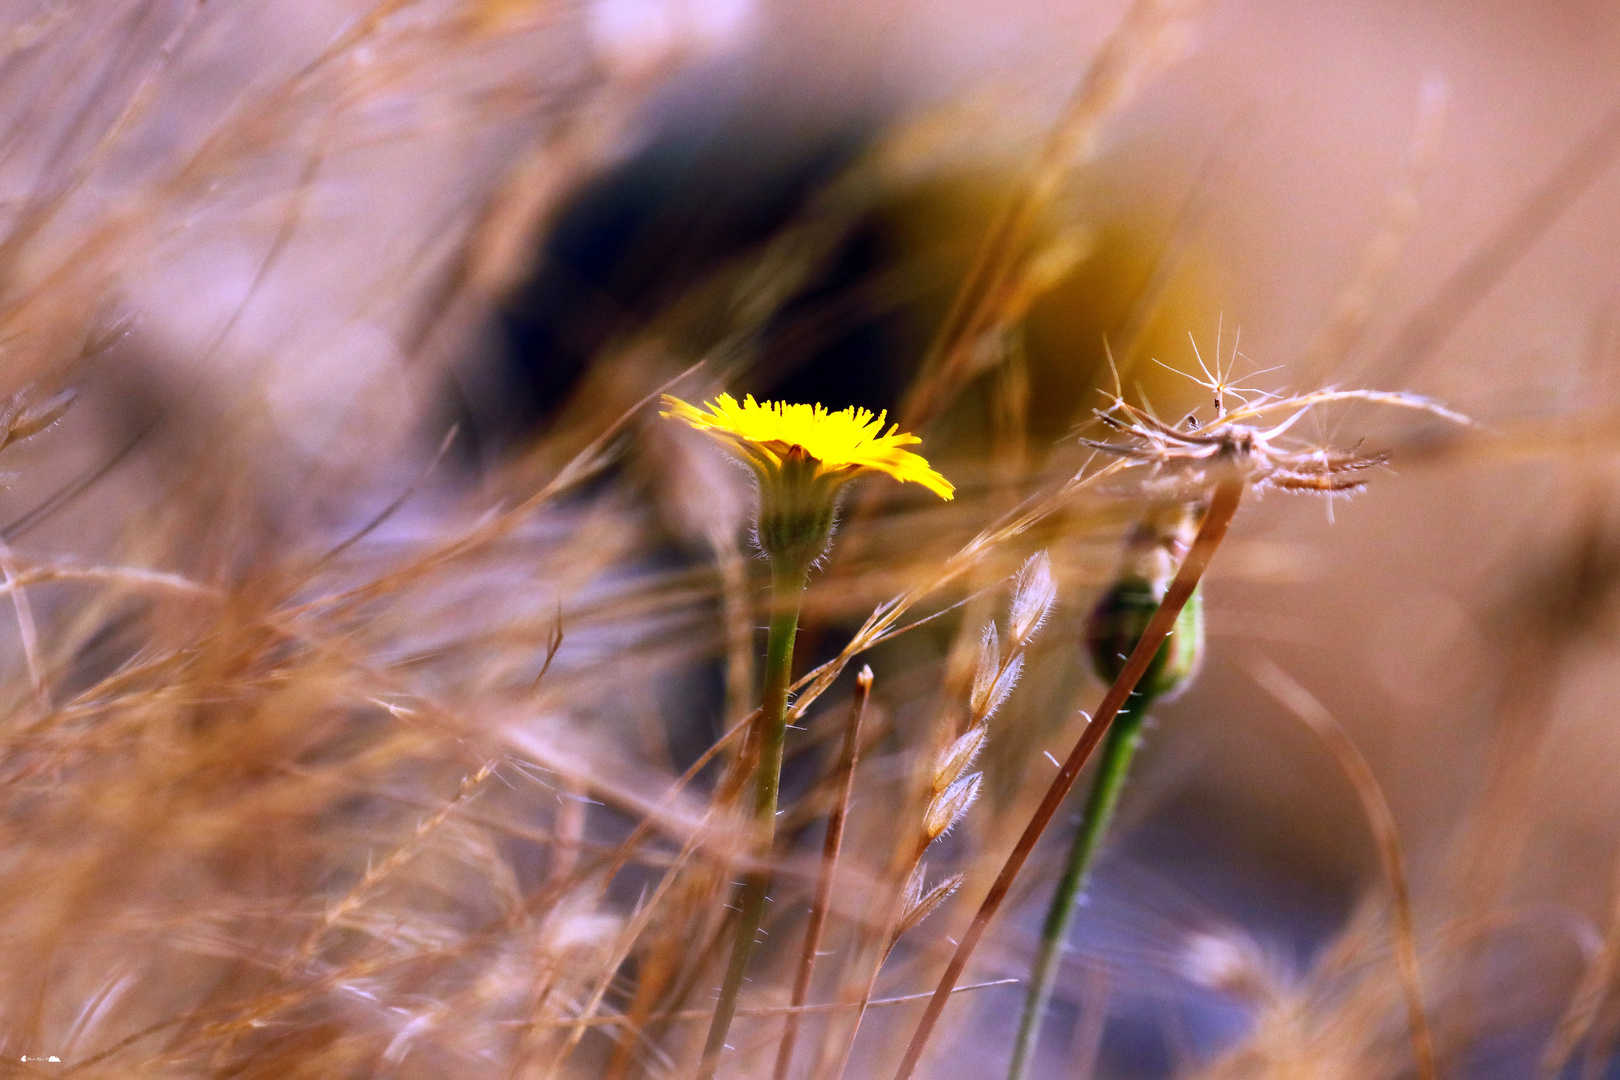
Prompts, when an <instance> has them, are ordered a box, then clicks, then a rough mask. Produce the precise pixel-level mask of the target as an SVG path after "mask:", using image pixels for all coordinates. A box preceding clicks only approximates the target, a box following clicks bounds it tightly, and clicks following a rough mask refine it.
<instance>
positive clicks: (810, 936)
mask: <svg viewBox="0 0 1620 1080" xmlns="http://www.w3.org/2000/svg"><path fill="white" fill-rule="evenodd" d="M871 693H872V669H871V668H870V667H864V668H862V669H861V671H860V674H859V675H857V676H856V677H855V698H854V700H853V701H851V702H850V706H849V723H848V725H847V726H846V727H845V728H844V746H843V752H842V754H841V755H840V757H839V761H838V775H839V778H840V780H841V782H840V784H839V788H838V801H837V802H836V803H834V804H833V811H832V814H831V815H829V816H828V818H827V837H826V840H825V841H824V842H823V844H822V848H821V875H820V877H819V878H817V880H816V894H815V899H814V901H813V902H812V903H811V905H810V922H809V925H807V926H806V927H805V931H804V951H803V952H802V953H800V955H799V970H798V973H797V975H795V977H794V980H793V999H792V1009H793V1010H794V1011H792V1012H790V1013H788V1016H787V1020H786V1021H785V1022H784V1024H783V1027H782V1044H781V1046H780V1047H779V1048H778V1049H777V1051H776V1072H775V1077H776V1080H786V1078H787V1074H788V1068H789V1067H790V1066H791V1065H792V1064H793V1044H794V1043H795V1042H796V1041H797V1040H798V1037H799V1011H800V1009H801V1007H802V1006H803V1005H804V1003H805V999H806V998H808V997H809V996H810V979H811V977H812V976H813V975H814V974H815V970H816V956H817V955H818V953H819V952H820V949H821V934H822V931H823V930H824V929H825V928H826V925H827V908H828V907H829V906H830V904H831V902H832V886H833V878H834V876H835V875H836V874H837V872H838V854H839V849H840V848H842V847H843V843H844V819H845V817H846V816H847V815H848V813H849V797H850V793H851V791H852V790H853V789H854V786H855V766H856V764H857V762H858V761H859V759H860V752H861V720H862V718H863V717H864V716H865V714H866V700H867V698H868V697H870V696H871Z"/></svg>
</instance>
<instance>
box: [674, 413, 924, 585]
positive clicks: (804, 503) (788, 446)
mask: <svg viewBox="0 0 1620 1080" xmlns="http://www.w3.org/2000/svg"><path fill="white" fill-rule="evenodd" d="M705 407H706V409H707V411H704V409H699V408H697V407H696V406H694V405H690V404H688V403H687V402H684V401H682V400H681V399H680V398H675V397H670V396H668V395H665V397H664V412H663V415H664V416H666V417H669V418H670V419H673V420H681V421H684V422H686V423H687V424H690V425H691V426H692V427H694V428H696V429H697V430H699V431H702V432H704V433H706V434H709V435H712V436H714V437H715V438H717V439H719V440H720V441H721V442H722V443H724V444H725V445H726V446H727V447H728V448H729V449H731V450H732V451H734V452H735V453H736V454H737V455H738V456H740V457H741V458H742V459H743V460H744V461H745V462H747V463H748V465H749V466H751V467H752V468H753V470H754V473H755V475H756V476H757V477H758V478H759V519H758V525H757V527H756V529H755V536H756V538H757V539H758V542H759V546H760V548H761V549H762V550H763V551H764V552H765V554H766V555H769V556H770V557H771V559H772V560H773V561H776V562H779V563H780V564H781V565H782V566H783V567H787V568H791V569H793V570H794V571H795V572H798V571H802V570H808V568H809V567H810V565H811V564H812V563H814V562H815V560H816V559H818V558H820V557H821V554H822V552H824V551H825V550H826V549H827V541H828V539H829V538H830V537H831V536H832V527H833V517H834V514H835V511H836V508H837V503H838V492H839V489H840V488H842V487H843V486H844V484H845V483H846V482H848V481H849V480H852V479H854V478H855V477H856V476H859V475H860V474H861V473H865V472H880V473H887V474H888V475H890V476H892V477H894V478H895V479H896V480H900V481H909V482H912V483H917V484H921V485H923V486H924V487H926V488H927V489H928V490H929V491H932V492H933V493H934V494H936V495H938V496H939V497H940V498H942V499H949V498H951V497H952V496H953V495H954V494H955V491H956V489H955V488H954V487H953V486H952V485H951V482H950V481H949V480H947V479H945V478H944V477H943V476H941V475H940V474H939V473H937V472H935V471H934V470H933V469H932V468H931V467H930V466H929V464H928V462H927V461H926V460H924V459H923V458H922V457H921V456H920V455H918V454H914V453H912V452H911V451H910V450H907V449H905V447H907V446H910V445H912V444H914V443H918V442H921V441H922V440H920V439H918V438H917V436H915V435H905V434H901V432H900V428H899V425H898V424H896V425H894V426H893V427H891V428H889V430H888V431H887V432H884V430H883V421H884V414H882V413H879V414H877V415H876V416H874V415H873V414H872V413H871V412H869V411H868V410H866V409H856V408H849V409H842V410H840V411H838V412H828V411H827V410H826V409H825V408H824V407H823V406H820V405H789V404H787V403H786V402H781V401H767V402H765V403H763V404H761V403H760V402H757V401H755V400H754V399H753V397H752V396H749V397H746V398H744V399H743V400H742V402H741V404H739V403H738V401H737V399H736V398H734V397H732V396H731V395H730V394H721V395H720V396H719V397H718V398H716V399H715V400H714V401H712V402H707V403H706V406H705Z"/></svg>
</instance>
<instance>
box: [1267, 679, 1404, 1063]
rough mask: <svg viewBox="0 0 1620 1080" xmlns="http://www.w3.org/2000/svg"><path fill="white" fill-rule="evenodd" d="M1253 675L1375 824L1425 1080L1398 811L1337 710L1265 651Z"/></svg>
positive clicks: (1399, 966) (1397, 956) (1398, 962)
mask: <svg viewBox="0 0 1620 1080" xmlns="http://www.w3.org/2000/svg"><path fill="white" fill-rule="evenodd" d="M1248 668H1249V675H1250V676H1251V677H1252V678H1253V679H1254V681H1255V682H1256V683H1258V684H1259V685H1260V688H1261V689H1262V690H1264V691H1265V692H1266V693H1268V694H1270V695H1271V696H1272V697H1273V698H1275V699H1276V700H1277V701H1278V703H1280V704H1281V705H1283V706H1284V707H1285V708H1287V709H1288V710H1289V711H1290V712H1292V713H1293V714H1294V715H1295V716H1297V717H1299V719H1300V720H1302V721H1303V722H1304V723H1305V726H1306V727H1308V728H1310V729H1311V734H1313V735H1315V736H1316V737H1317V739H1319V740H1320V741H1321V743H1322V745H1323V746H1325V747H1326V748H1327V750H1328V752H1329V753H1330V754H1332V755H1333V758H1334V760H1335V761H1337V762H1338V764H1339V768H1340V769H1341V770H1342V771H1343V772H1344V774H1345V776H1346V777H1348V778H1349V780H1350V784H1351V786H1352V787H1354V788H1355V789H1356V797H1357V798H1359V799H1360V800H1361V806H1362V811H1363V812H1364V813H1365V814H1366V815H1367V822H1368V824H1370V825H1371V826H1372V831H1373V839H1374V840H1375V841H1376V842H1377V846H1378V861H1379V863H1380V864H1382V866H1383V869H1384V876H1385V877H1386V878H1387V879H1388V881H1389V891H1390V897H1391V906H1392V908H1393V911H1394V922H1395V926H1394V937H1395V964H1396V968H1397V970H1398V971H1399V973H1400V978H1401V993H1402V996H1403V997H1404V998H1405V999H1406V1019H1407V1023H1408V1024H1409V1025H1410V1027H1411V1029H1412V1054H1413V1056H1414V1057H1415V1058H1416V1059H1417V1067H1418V1076H1419V1077H1420V1078H1421V1080H1435V1076H1436V1071H1435V1054H1434V1035H1433V1034H1432V1033H1431V1032H1430V1030H1429V1021H1428V1017H1427V1015H1426V1014H1425V1012H1424V1010H1423V984H1422V982H1421V980H1420V979H1419V977H1418V953H1417V933H1416V930H1415V928H1414V927H1413V924H1412V894H1411V889H1410V887H1409V885H1408V883H1407V878H1406V858H1405V855H1404V853H1403V849H1402V845H1401V834H1400V830H1399V829H1398V828H1397V827H1396V824H1395V815H1394V813H1393V812H1392V811H1391V810H1390V808H1389V801H1388V800H1387V799H1385V798H1384V789H1383V788H1381V787H1380V786H1379V784H1378V778H1377V777H1376V776H1375V775H1374V774H1373V771H1372V766H1371V765H1369V764H1368V762H1367V758H1366V756H1365V755H1363V754H1362V752H1361V749H1360V748H1359V747H1358V746H1356V744H1355V743H1354V742H1352V741H1351V739H1350V736H1349V735H1348V734H1346V733H1345V730H1344V728H1342V727H1340V726H1339V723H1338V721H1336V720H1334V719H1333V714H1332V713H1330V712H1328V710H1327V707H1326V706H1325V705H1323V704H1322V703H1321V702H1320V701H1318V700H1317V699H1316V696H1315V695H1314V694H1312V693H1311V692H1310V691H1309V690H1307V689H1305V688H1304V687H1303V686H1301V685H1300V684H1299V682H1298V681H1297V680H1296V679H1294V677H1293V676H1291V675H1289V674H1288V673H1287V672H1286V671H1284V670H1283V669H1282V668H1280V667H1278V666H1277V665H1276V664H1275V663H1273V662H1271V661H1270V660H1268V659H1266V658H1265V657H1263V656H1254V657H1251V658H1250V660H1249V663H1248Z"/></svg>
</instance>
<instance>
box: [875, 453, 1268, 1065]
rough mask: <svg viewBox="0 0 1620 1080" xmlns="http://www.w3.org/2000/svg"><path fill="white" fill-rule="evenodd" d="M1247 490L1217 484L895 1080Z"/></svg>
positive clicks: (915, 1054)
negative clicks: (1190, 539) (1176, 565)
mask: <svg viewBox="0 0 1620 1080" xmlns="http://www.w3.org/2000/svg"><path fill="white" fill-rule="evenodd" d="M1243 487H1244V481H1243V479H1242V478H1241V477H1237V476H1232V477H1228V478H1226V479H1224V480H1222V481H1221V482H1220V483H1218V484H1217V485H1216V486H1215V493H1214V497H1213V498H1212V499H1211V501H1210V507H1209V511H1208V513H1206V514H1205V515H1204V522H1203V524H1202V525H1201V526H1199V529H1198V536H1197V537H1196V538H1195V539H1194V540H1193V544H1192V549H1191V550H1190V551H1188V552H1187V557H1186V559H1185V560H1183V562H1182V564H1181V569H1180V570H1178V571H1177V572H1176V576H1175V580H1173V581H1172V582H1171V583H1170V588H1169V589H1168V590H1167V591H1166V592H1165V594H1164V599H1163V601H1161V602H1160V604H1159V610H1158V611H1157V612H1155V613H1154V615H1153V618H1152V619H1151V620H1150V621H1149V622H1148V625H1147V629H1146V630H1144V631H1143V632H1142V638H1141V640H1140V641H1138V642H1137V643H1136V648H1135V649H1133V650H1132V651H1131V655H1130V659H1128V660H1127V661H1125V668H1124V670H1122V671H1121V672H1120V673H1119V677H1118V678H1117V679H1115V680H1114V685H1113V686H1111V687H1109V688H1108V693H1106V694H1104V695H1103V699H1102V702H1101V703H1100V704H1099V705H1098V706H1097V715H1096V716H1095V717H1094V718H1093V719H1092V721H1091V723H1090V724H1088V725H1086V730H1085V731H1084V732H1083V733H1082V734H1081V736H1080V739H1079V741H1078V742H1076V743H1075V745H1074V749H1073V750H1071V751H1070V752H1069V757H1068V760H1067V761H1065V762H1064V763H1063V767H1062V768H1061V769H1059V770H1058V774H1057V776H1056V777H1054V778H1053V780H1052V784H1051V786H1050V787H1049V788H1048V789H1047V791H1046V796H1045V798H1043V799H1042V800H1041V804H1040V806H1039V807H1037V808H1036V810H1035V813H1034V815H1033V816H1032V817H1031V818H1030V821H1029V824H1028V825H1027V826H1026V827H1025V828H1024V833H1023V835H1022V836H1020V837H1019V838H1018V843H1017V844H1016V845H1015V846H1014V847H1013V850H1012V854H1010V855H1008V856H1007V861H1006V863H1005V864H1003V865H1002V868H1001V873H1000V874H999V875H998V876H997V877H996V880H995V884H993V885H991V886H990V892H989V893H988V894H987V895H986V896H985V898H984V902H983V903H982V904H980V905H979V910H978V913H977V914H976V915H974V917H973V922H972V924H971V925H970V926H969V927H968V930H967V933H966V934H964V935H963V936H962V940H961V943H960V944H958V945H957V947H956V952H955V953H954V954H953V955H952V956H951V960H950V963H949V964H947V965H946V967H945V973H944V974H943V975H941V976H940V980H939V985H938V986H936V987H935V988H934V996H933V997H932V998H930V999H929V1001H928V1007H927V1008H926V1009H925V1010H924V1011H923V1015H922V1018H921V1019H920V1020H919V1021H918V1022H917V1028H916V1030H915V1031H914V1032H913V1033H912V1036H911V1042H910V1044H909V1045H908V1046H907V1047H906V1054H905V1057H904V1058H902V1059H901V1061H900V1068H899V1069H898V1070H896V1072H895V1080H909V1078H910V1077H911V1075H912V1073H914V1072H915V1071H916V1069H917V1063H918V1062H919V1061H920V1060H921V1059H922V1053H923V1050H924V1049H925V1048H926V1047H927V1045H928V1037H929V1036H930V1035H932V1034H933V1031H934V1025H935V1024H937V1023H938V1022H939V1016H940V1013H942V1012H943V1011H944V1010H945V1006H946V1004H947V1003H948V1002H949V1001H950V998H951V988H952V987H954V986H955V985H956V982H957V980H958V979H959V978H961V976H962V971H963V969H964V968H966V967H967V962H968V960H969V959H971V958H972V956H973V950H974V949H975V948H977V947H978V944H979V939H980V938H982V937H983V936H984V931H985V929H986V928H987V927H988V926H989V925H990V920H991V919H993V918H995V916H996V912H997V911H998V910H1000V908H1001V902H1002V901H1003V900H1005V899H1006V898H1007V892H1008V890H1010V889H1011V888H1012V884H1013V881H1014V879H1016V878H1017V877H1018V872H1019V871H1020V870H1022V869H1023V867H1024V863H1025V862H1026V861H1027V860H1028V859H1029V854H1030V852H1031V851H1033V850H1034V848H1035V842H1036V841H1037V840H1039V839H1040V838H1041V834H1042V833H1043V832H1045V831H1046V826H1047V825H1049V824H1050V823H1051V821H1052V817H1053V815H1055V814H1056V813H1057V811H1058V807H1060V806H1061V805H1062V804H1063V799H1064V797H1065V796H1066V795H1068V794H1069V789H1070V788H1072V787H1073V786H1074V781H1075V779H1076V778H1077V777H1078V776H1079V775H1080V770H1081V769H1083V768H1084V767H1085V765H1086V762H1087V760H1089V759H1090V757H1091V755H1092V752H1093V751H1095V750H1096V749H1097V744H1098V743H1100V742H1101V741H1102V738H1103V736H1104V735H1105V734H1107V731H1108V728H1109V726H1110V725H1112V724H1113V722H1114V717H1115V716H1117V715H1118V714H1119V711H1120V709H1121V708H1123V707H1124V705H1125V703H1126V700H1127V699H1128V698H1129V697H1130V695H1131V693H1132V692H1133V691H1134V690H1135V689H1136V684H1137V683H1138V682H1139V681H1141V678H1142V675H1143V673H1145V672H1146V671H1147V669H1148V665H1149V664H1150V663H1152V661H1153V658H1154V656H1156V655H1157V654H1158V651H1159V646H1160V645H1162V644H1163V643H1164V639H1165V638H1166V637H1168V636H1169V634H1170V630H1171V628H1172V627H1173V626H1174V625H1175V622H1176V617H1177V616H1179V615H1180V614H1181V609H1182V608H1183V607H1184V606H1185V605H1186V603H1187V600H1188V598H1189V597H1191V596H1192V594H1193V590H1194V589H1196V588H1197V587H1198V580H1199V578H1201V577H1203V575H1204V571H1205V570H1206V569H1207V568H1208V567H1209V561H1210V559H1211V558H1213V557H1214V555H1215V550H1216V549H1217V548H1218V547H1220V544H1221V541H1222V540H1223V539H1224V538H1225V537H1226V530H1227V528H1228V527H1230V526H1231V524H1232V518H1233V517H1234V516H1235V515H1236V514H1237V509H1238V503H1240V502H1241V501H1242V499H1243Z"/></svg>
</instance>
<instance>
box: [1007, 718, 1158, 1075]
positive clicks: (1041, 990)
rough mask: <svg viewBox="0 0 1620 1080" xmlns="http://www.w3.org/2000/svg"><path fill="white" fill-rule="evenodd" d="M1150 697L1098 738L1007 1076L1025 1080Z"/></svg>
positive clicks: (1031, 978)
mask: <svg viewBox="0 0 1620 1080" xmlns="http://www.w3.org/2000/svg"><path fill="white" fill-rule="evenodd" d="M1152 703H1153V698H1152V695H1150V694H1147V693H1143V692H1141V691H1138V692H1136V693H1134V694H1132V695H1131V697H1130V698H1128V699H1127V700H1126V702H1125V707H1124V708H1123V709H1121V710H1120V711H1119V718H1118V719H1116V720H1115V721H1114V723H1113V726H1112V727H1110V728H1109V729H1108V737H1107V739H1106V740H1105V741H1104V742H1103V746H1102V753H1101V757H1100V760H1099V761H1098V762H1097V775H1096V778H1095V779H1093V780H1092V782H1091V793H1090V794H1089V795H1088V796H1087V797H1086V811H1085V817H1084V818H1082V819H1081V821H1080V828H1079V829H1078V830H1077V831H1076V832H1075V834H1074V843H1073V844H1072V845H1070V847H1069V858H1068V861H1067V862H1066V863H1064V866H1063V876H1062V877H1060V878H1059V879H1058V884H1057V892H1056V893H1055V894H1053V896H1052V906H1051V907H1050V908H1048V909H1047V912H1046V922H1045V924H1044V925H1042V927H1041V943H1040V948H1039V950H1038V951H1037V952H1036V954H1035V966H1034V967H1033V968H1032V969H1031V970H1030V976H1029V992H1028V994H1027V995H1026V996H1025V998H1024V1015H1023V1018H1022V1019H1021V1020H1020V1021H1019V1024H1018V1042H1017V1044H1016V1045H1015V1046H1014V1048H1013V1059H1012V1068H1011V1069H1009V1070H1008V1072H1007V1077H1008V1080H1027V1078H1028V1076H1029V1070H1030V1067H1031V1065H1032V1064H1033V1062H1034V1060H1035V1047H1036V1045H1037V1044H1038V1043H1039V1042H1040V1037H1041V1023H1042V1021H1044V1020H1045V1018H1046V1007H1047V1005H1048V1004H1050V1002H1051V1000H1052V988H1053V985H1054V984H1055V983H1056V982H1057V971H1058V964H1059V961H1061V960H1062V958H1063V946H1064V943H1065V942H1067V941H1068V940H1069V930H1070V929H1071V928H1072V927H1073V926H1074V917H1075V912H1076V911H1078V910H1079V901H1080V896H1081V893H1083V892H1084V891H1085V887H1086V879H1087V878H1088V877H1089V876H1090V874H1091V865H1092V863H1093V862H1094V861H1095V860H1096V857H1097V850H1098V848H1100V847H1101V846H1102V840H1103V837H1104V836H1105V835H1107V833H1108V825H1109V822H1110V821H1112V820H1113V817H1114V807H1115V806H1117V805H1118V804H1119V793H1120V792H1121V791H1122V790H1123V789H1124V787H1125V776H1126V774H1127V773H1128V772H1129V771H1130V768H1131V759H1132V758H1134V757H1135V756H1136V748H1137V747H1138V746H1139V745H1140V744H1141V742H1142V721H1143V720H1144V719H1146V717H1147V710H1148V706H1149V705H1151V704H1152Z"/></svg>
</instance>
